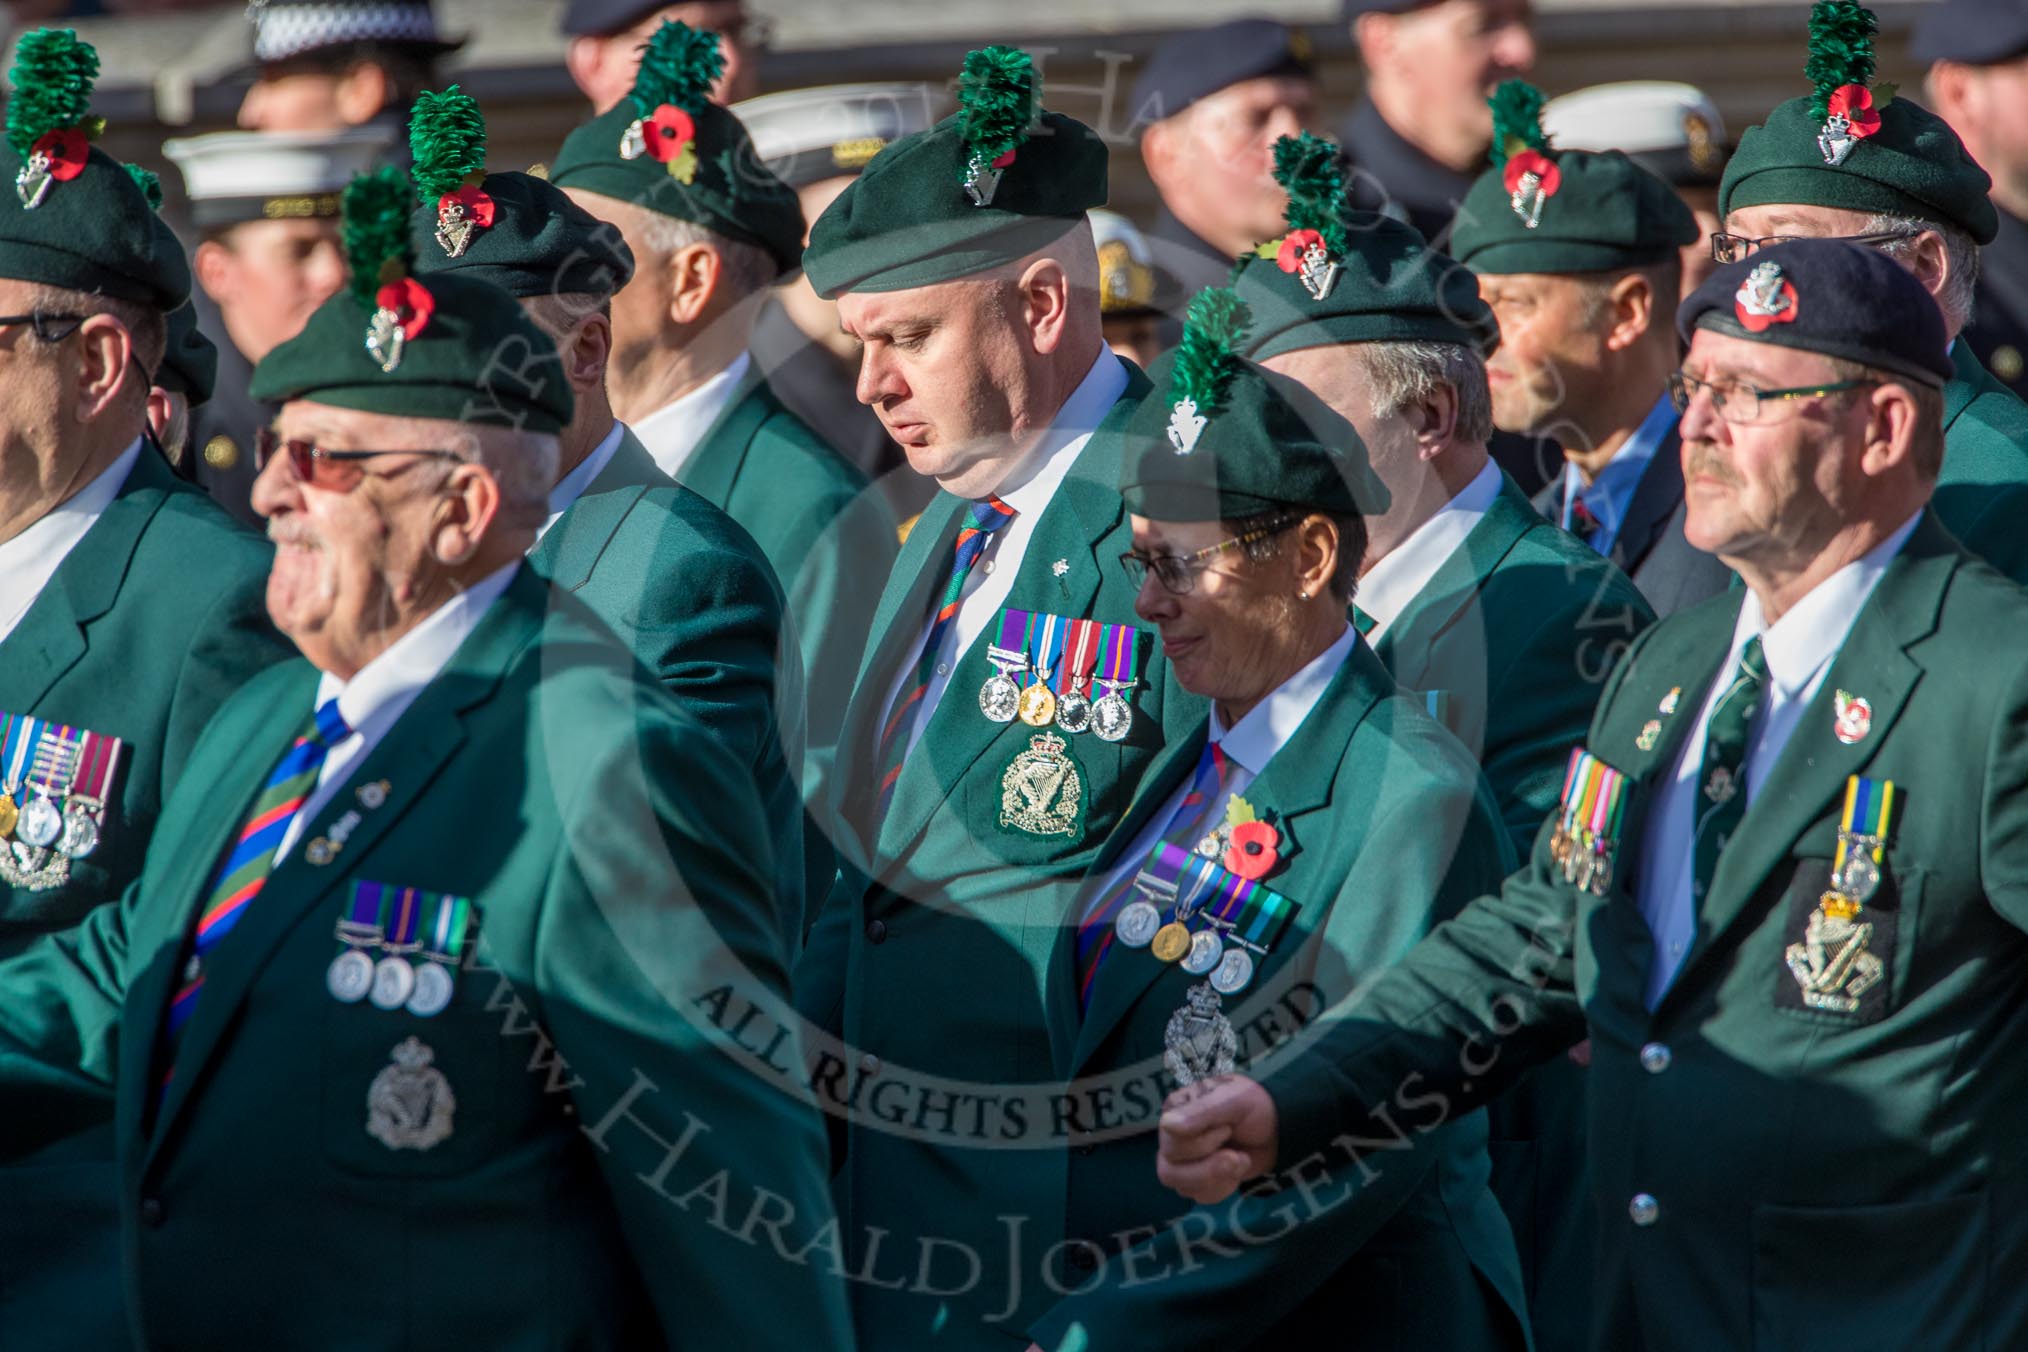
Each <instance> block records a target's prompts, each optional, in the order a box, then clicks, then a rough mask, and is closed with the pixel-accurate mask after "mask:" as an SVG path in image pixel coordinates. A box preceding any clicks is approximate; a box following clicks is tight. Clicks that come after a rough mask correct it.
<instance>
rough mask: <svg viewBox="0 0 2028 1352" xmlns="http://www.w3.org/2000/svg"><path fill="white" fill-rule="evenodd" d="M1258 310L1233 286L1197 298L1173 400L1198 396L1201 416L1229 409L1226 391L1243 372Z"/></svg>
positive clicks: (1173, 380)
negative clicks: (1245, 345) (1241, 354)
mask: <svg viewBox="0 0 2028 1352" xmlns="http://www.w3.org/2000/svg"><path fill="white" fill-rule="evenodd" d="M1252 323H1253V312H1252V311H1251V310H1249V309H1248V308H1247V305H1246V302H1245V301H1243V300H1241V299H1240V298H1239V293H1238V292H1236V291H1233V290H1232V289H1231V288H1229V287H1223V286H1214V287H1207V288H1205V289H1204V290H1202V291H1200V292H1198V293H1197V294H1196V295H1195V296H1193V297H1191V300H1190V309H1189V311H1188V312H1187V313H1186V314H1185V315H1184V320H1183V341H1182V342H1180V343H1178V344H1177V345H1176V366H1175V369H1174V370H1172V371H1171V372H1170V375H1169V402H1170V403H1171V404H1178V403H1181V402H1182V401H1183V400H1185V399H1190V400H1194V401H1195V402H1196V404H1197V412H1198V415H1199V416H1200V417H1205V418H1209V417H1212V416H1213V415H1214V414H1216V413H1217V412H1218V411H1219V410H1220V409H1222V408H1224V407H1225V393H1226V390H1227V389H1228V388H1230V386H1231V384H1232V377H1233V376H1234V374H1235V373H1237V372H1238V370H1239V349H1240V346H1241V345H1242V344H1243V343H1244V342H1245V341H1246V331H1247V328H1248V327H1249V326H1250V325H1252Z"/></svg>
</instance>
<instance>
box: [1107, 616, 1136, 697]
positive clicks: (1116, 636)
mask: <svg viewBox="0 0 2028 1352" xmlns="http://www.w3.org/2000/svg"><path fill="white" fill-rule="evenodd" d="M1140 637H1141V631H1140V630H1139V629H1136V628H1135V627H1134V626H1133V625H1131V624H1109V625H1106V626H1105V633H1104V635H1103V636H1102V637H1101V638H1100V639H1099V647H1100V652H1101V654H1102V656H1101V660H1100V666H1099V670H1101V671H1103V672H1104V673H1105V674H1104V675H1103V676H1101V677H1099V683H1100V684H1101V685H1104V686H1105V687H1107V693H1108V694H1113V693H1117V692H1118V691H1121V690H1131V689H1133V687H1134V686H1135V684H1136V681H1135V673H1136V671H1137V670H1138V669H1139V665H1138V659H1139V657H1140V654H1139V652H1138V651H1136V649H1137V648H1138V646H1139V645H1138V643H1137V640H1138V639H1139V638H1140Z"/></svg>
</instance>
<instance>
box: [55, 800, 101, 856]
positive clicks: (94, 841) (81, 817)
mask: <svg viewBox="0 0 2028 1352" xmlns="http://www.w3.org/2000/svg"><path fill="white" fill-rule="evenodd" d="M98 847H99V824H98V821H97V820H96V819H95V818H94V817H93V816H92V814H91V813H90V812H88V811H86V810H85V809H84V808H83V807H81V806H79V805H78V804H76V803H73V804H71V805H70V807H69V808H68V809H67V810H65V812H64V814H63V840H62V842H61V843H60V844H58V845H57V847H56V848H57V850H58V852H59V853H62V854H67V855H69V856H70V857H71V858H73V859H82V858H84V857H85V856H86V855H88V854H90V853H91V852H92V851H93V850H96V849H97V848H98Z"/></svg>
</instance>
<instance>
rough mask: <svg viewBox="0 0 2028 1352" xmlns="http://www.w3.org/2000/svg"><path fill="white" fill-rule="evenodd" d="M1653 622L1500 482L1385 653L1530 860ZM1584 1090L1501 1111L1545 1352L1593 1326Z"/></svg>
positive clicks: (1579, 1083)
mask: <svg viewBox="0 0 2028 1352" xmlns="http://www.w3.org/2000/svg"><path fill="white" fill-rule="evenodd" d="M1654 618H1655V615H1654V611H1653V610H1651V609H1650V608H1649V606H1648V603H1647V601H1646V600H1645V599H1644V598H1643V597H1642V595H1641V594H1640V592H1639V591H1637V590H1636V589H1635V587H1634V584H1633V583H1632V582H1631V581H1630V580H1629V579H1628V578H1627V576H1626V574H1624V573H1622V572H1621V571H1620V570H1619V568H1618V567H1616V566H1615V565H1614V564H1613V563H1611V562H1610V561H1608V560H1607V559H1605V558H1602V557H1601V556H1600V555H1599V554H1598V552H1597V551H1596V550H1594V549H1592V548H1591V547H1590V546H1588V545H1586V544H1584V543H1583V542H1582V541H1580V540H1579V539H1577V538H1576V537H1575V536H1573V535H1571V534H1569V533H1568V532H1566V531H1564V530H1562V529H1560V528H1558V527H1557V526H1555V525H1553V524H1551V523H1550V522H1548V521H1545V520H1544V519H1543V518H1542V517H1541V516H1540V515H1539V514H1538V513H1537V512H1536V510H1535V508H1534V505H1533V504H1532V503H1530V502H1529V501H1528V499H1527V498H1526V497H1524V496H1523V495H1522V493H1521V490H1520V489H1519V488H1517V487H1515V485H1514V481H1513V480H1512V479H1508V478H1506V477H1505V476H1504V475H1503V476H1502V479H1501V484H1500V495H1499V496H1498V497H1497V498H1495V499H1494V500H1493V505H1492V506H1491V507H1490V508H1488V509H1487V511H1486V514H1485V516H1484V517H1482V518H1481V519H1480V521H1479V524H1478V525H1476V526H1474V527H1473V528H1472V532H1471V534H1469V535H1467V536H1466V537H1465V541H1464V544H1463V545H1461V546H1460V547H1459V548H1458V550H1457V551H1456V552H1455V553H1453V554H1452V555H1451V557H1450V559H1449V560H1448V561H1447V562H1446V563H1445V564H1444V566H1443V567H1442V568H1441V569H1440V570H1438V572H1437V575H1436V576H1435V577H1433V578H1431V579H1430V582H1429V585H1428V586H1426V587H1424V588H1423V590H1422V592H1421V594H1420V595H1419V596H1418V597H1417V598H1416V600H1415V601H1414V602H1413V603H1412V604H1411V605H1410V606H1409V608H1408V610H1407V611H1406V612H1404V613H1403V614H1402V615H1400V616H1399V617H1398V618H1397V619H1396V620H1395V621H1394V623H1392V624H1390V625H1389V626H1388V627H1387V628H1386V629H1384V630H1382V631H1381V632H1380V635H1379V638H1378V640H1377V642H1376V643H1375V645H1374V650H1375V652H1377V653H1378V654H1379V656H1380V659H1381V661H1383V662H1385V663H1386V664H1387V666H1388V669H1389V670H1390V671H1392V672H1393V673H1394V677H1395V679H1396V680H1397V681H1399V682H1400V683H1401V684H1402V686H1403V687H1405V688H1406V689H1409V690H1414V691H1419V692H1422V693H1424V694H1427V693H1429V692H1431V691H1439V690H1440V691H1443V692H1444V698H1443V700H1442V702H1441V703H1442V713H1443V716H1444V719H1445V721H1446V723H1447V724H1448V725H1449V726H1450V729H1451V731H1453V732H1455V733H1456V734H1457V735H1458V737H1459V738H1460V739H1461V740H1462V741H1463V742H1464V743H1465V745H1466V746H1467V747H1469V748H1471V749H1472V750H1473V751H1474V752H1475V753H1477V755H1478V756H1479V760H1480V764H1481V765H1482V766H1484V768H1485V771H1486V778H1487V780H1488V781H1489V782H1490V783H1491V784H1492V787H1493V794H1494V797H1495V800H1496V801H1497V802H1498V803H1499V805H1500V815H1501V817H1502V819H1503V820H1504V822H1505V823H1506V827H1507V832H1508V835H1509V838H1510V839H1511V840H1512V842H1513V853H1512V854H1511V856H1510V857H1509V862H1510V863H1511V862H1512V860H1514V859H1521V858H1525V857H1526V856H1527V854H1528V849H1529V844H1530V842H1531V841H1533V840H1534V838H1535V831H1536V828H1537V827H1539V826H1540V825H1541V824H1542V819H1543V817H1545V816H1546V815H1548V813H1549V812H1550V810H1551V809H1552V808H1554V807H1555V805H1556V800H1557V795H1558V794H1559V792H1560V791H1561V790H1562V788H1563V772H1564V766H1565V763H1566V761H1567V760H1568V758H1569V755H1570V748H1571V745H1572V743H1574V742H1577V741H1579V740H1581V739H1582V738H1583V736H1584V730H1585V728H1586V727H1587V726H1589V725H1590V723H1591V716H1592V711H1593V708H1594V707H1595V706H1596V704H1597V702H1598V695H1599V691H1600V690H1601V689H1602V688H1603V686H1604V684H1605V679H1606V677H1607V675H1608V674H1609V673H1610V672H1611V670H1612V668H1613V665H1614V663H1616V662H1617V661H1618V660H1619V659H1620V657H1621V655H1622V654H1624V653H1625V652H1626V650H1627V646H1628V644H1629V643H1630V642H1631V641H1632V639H1633V638H1634V636H1635V635H1636V634H1638V633H1640V632H1641V631H1642V630H1643V629H1646V628H1647V627H1648V625H1650V624H1651V623H1653V622H1654ZM1584 1098H1585V1077H1584V1073H1583V1071H1582V1070H1580V1069H1579V1068H1578V1066H1577V1065H1576V1064H1574V1063H1572V1062H1570V1061H1567V1060H1565V1061H1560V1062H1558V1063H1555V1064H1552V1065H1547V1066H1544V1067H1543V1068H1542V1070H1541V1071H1539V1072H1538V1073H1537V1074H1535V1075H1533V1076H1531V1077H1530V1078H1529V1080H1528V1082H1527V1083H1526V1084H1523V1085H1521V1086H1520V1087H1519V1088H1517V1089H1516V1090H1515V1091H1514V1092H1513V1093H1511V1094H1509V1095H1507V1096H1506V1097H1505V1098H1503V1099H1501V1100H1500V1101H1499V1102H1498V1103H1496V1104H1494V1105H1493V1109H1492V1114H1491V1117H1492V1133H1493V1147H1492V1155H1493V1186H1494V1190H1495V1192H1497V1193H1498V1194H1499V1197H1500V1203H1501V1205H1502V1206H1503V1207H1505V1208H1506V1210H1507V1214H1508V1216H1509V1217H1510V1218H1511V1219H1512V1220H1513V1222H1514V1236H1515V1239H1516V1241H1517V1242H1518V1243H1519V1245H1520V1249H1521V1261H1522V1267H1523V1270H1524V1272H1525V1274H1526V1277H1527V1283H1528V1299H1529V1307H1530V1313H1531V1315H1532V1317H1533V1321H1534V1326H1535V1335H1536V1341H1537V1343H1538V1344H1539V1345H1540V1348H1541V1349H1542V1352H1567V1349H1573V1348H1578V1347H1582V1346H1583V1343H1584V1340H1585V1337H1586V1335H1587V1331H1588V1330H1589V1328H1590V1324H1591V1300H1590V1280H1589V1278H1590V1273H1591V1269H1592V1243H1591V1232H1592V1217H1591V1210H1590V1206H1589V1203H1588V1201H1587V1192H1586V1188H1585V1182H1584V1180H1585V1170H1584V1160H1585V1132H1584V1112H1585V1109H1584Z"/></svg>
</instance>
